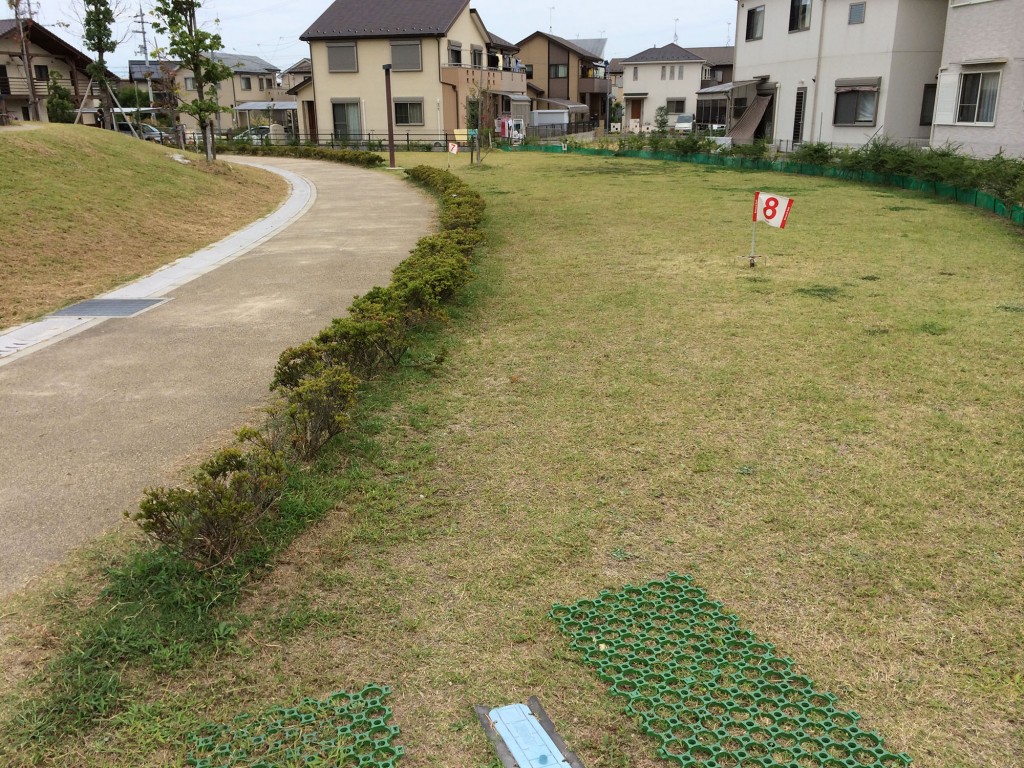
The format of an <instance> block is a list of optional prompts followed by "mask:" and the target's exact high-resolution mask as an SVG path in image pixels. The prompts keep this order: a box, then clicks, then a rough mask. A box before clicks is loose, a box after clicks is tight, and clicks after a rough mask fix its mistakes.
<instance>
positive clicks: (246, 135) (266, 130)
mask: <svg viewBox="0 0 1024 768" xmlns="http://www.w3.org/2000/svg"><path fill="white" fill-rule="evenodd" d="M231 140H232V141H244V142H246V143H248V144H269V143H270V126H269V125H254V126H253V127H252V128H248V129H246V130H244V131H242V132H241V133H239V134H237V135H235V136H234V137H233V138H232V139H231Z"/></svg>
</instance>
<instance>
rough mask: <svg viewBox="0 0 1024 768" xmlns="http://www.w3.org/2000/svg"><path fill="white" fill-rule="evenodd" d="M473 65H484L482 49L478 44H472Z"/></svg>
mask: <svg viewBox="0 0 1024 768" xmlns="http://www.w3.org/2000/svg"><path fill="white" fill-rule="evenodd" d="M472 54H473V66H474V67H482V66H483V65H484V49H483V48H480V47H478V46H475V45H474V46H473V49H472Z"/></svg>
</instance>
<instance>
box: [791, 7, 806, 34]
mask: <svg viewBox="0 0 1024 768" xmlns="http://www.w3.org/2000/svg"><path fill="white" fill-rule="evenodd" d="M810 28H811V0H789V31H790V32H804V31H806V30H808V29H810Z"/></svg>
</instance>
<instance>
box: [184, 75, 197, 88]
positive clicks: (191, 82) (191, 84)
mask: <svg viewBox="0 0 1024 768" xmlns="http://www.w3.org/2000/svg"><path fill="white" fill-rule="evenodd" d="M195 89H196V79H195V78H194V77H186V78H185V90H186V91H194V90H195Z"/></svg>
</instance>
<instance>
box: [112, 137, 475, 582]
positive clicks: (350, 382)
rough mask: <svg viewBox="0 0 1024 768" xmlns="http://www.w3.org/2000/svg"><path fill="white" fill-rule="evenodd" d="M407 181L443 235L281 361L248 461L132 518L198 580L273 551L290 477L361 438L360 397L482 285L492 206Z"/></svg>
mask: <svg viewBox="0 0 1024 768" xmlns="http://www.w3.org/2000/svg"><path fill="white" fill-rule="evenodd" d="M254 150H256V151H255V152H254V153H255V154H271V153H272V154H285V155H289V156H291V155H293V151H294V150H300V152H301V153H302V154H301V155H299V156H307V155H306V154H305V153H306V152H307V151H311V152H313V153H323V152H326V153H328V154H329V156H330V157H331V159H334V157H335V156H337V155H342V156H346V155H347V156H351V155H368V154H369V153H365V152H358V153H357V152H346V151H331V150H319V149H315V148H314V149H312V150H307V148H302V147H257V148H254ZM264 150H269V151H267V152H264ZM317 156H319V154H318V155H317ZM406 173H407V174H408V175H409V177H410V179H412V180H413V181H415V182H416V183H418V184H420V185H421V186H423V187H425V188H426V189H428V190H430V191H431V192H432V193H434V194H435V195H436V196H437V198H438V201H439V208H440V215H439V220H440V224H441V226H442V230H441V231H440V232H437V233H435V234H432V235H427V236H426V237H423V238H421V239H420V240H419V242H418V243H417V244H416V247H415V248H413V249H412V252H411V253H410V254H409V256H408V257H407V258H406V259H405V260H404V261H403V262H402V263H401V264H399V265H398V266H397V267H396V268H395V270H394V271H393V273H392V278H391V282H390V284H389V285H387V286H382V287H377V288H373V289H372V290H370V291H369V292H368V293H366V294H364V295H363V296H359V297H357V298H356V299H355V300H354V301H353V302H352V304H351V306H350V307H349V311H348V314H347V315H346V316H345V317H341V318H337V319H335V320H334V321H332V322H331V324H330V325H329V326H328V327H327V328H325V329H324V330H322V331H321V332H320V333H319V334H317V335H316V336H315V337H314V338H313V339H311V340H310V341H308V342H306V343H304V344H300V345H298V346H296V347H290V348H288V349H286V350H285V351H284V352H283V353H281V357H280V359H279V360H278V363H277V366H276V368H275V370H274V378H273V381H272V382H271V385H270V388H271V390H272V391H273V392H274V393H276V395H277V399H276V400H275V401H274V403H273V404H272V405H271V406H270V407H269V408H268V409H267V418H266V419H265V421H264V423H263V424H262V425H261V426H260V427H258V428H247V429H243V430H242V431H240V432H239V441H240V443H241V444H242V445H243V446H244V450H243V449H242V448H237V447H236V448H228V449H224V450H222V451H219V452H218V453H216V454H215V455H214V456H213V457H212V458H211V459H210V460H208V461H207V462H205V463H204V464H203V465H202V466H201V467H200V469H199V470H198V471H197V472H196V473H195V475H194V478H193V484H192V486H193V487H191V488H154V489H149V490H147V491H146V492H145V497H144V499H143V501H142V503H141V504H140V508H139V511H138V512H136V513H134V514H132V515H130V517H131V518H132V519H133V520H135V521H136V522H137V523H138V524H139V526H140V527H141V528H142V530H143V531H144V532H145V533H146V534H147V535H149V536H150V537H151V538H152V539H154V540H155V541H156V542H158V543H159V544H160V545H162V546H164V547H165V548H166V549H168V550H169V551H171V552H174V553H175V554H177V555H180V556H181V557H182V558H184V559H185V560H187V561H188V562H190V563H192V564H193V565H194V566H195V567H196V568H197V569H200V570H207V569H211V568H215V567H217V566H220V565H223V564H225V563H230V562H233V561H234V559H235V558H236V556H237V555H239V554H240V553H242V552H245V551H247V550H248V549H250V548H251V547H253V546H255V545H256V544H257V543H260V544H261V545H262V546H266V543H267V542H266V541H265V540H264V537H265V536H266V533H267V531H268V530H269V529H270V527H271V524H272V523H273V522H274V520H275V516H276V515H277V514H278V512H279V508H278V504H277V501H278V499H279V497H280V495H281V491H282V488H283V487H284V482H285V479H286V477H287V475H286V471H287V470H286V468H287V467H289V466H295V465H296V463H297V462H308V461H311V460H313V459H314V458H316V456H317V455H318V454H319V453H320V451H321V450H322V449H323V447H324V446H325V445H326V444H327V443H328V442H329V441H330V440H331V439H332V438H333V437H334V436H336V435H338V434H339V433H341V432H343V431H345V430H346V429H348V428H349V427H350V414H351V413H352V411H353V409H354V408H355V406H356V404H357V399H358V395H359V390H360V387H361V386H363V384H364V383H365V382H367V381H370V380H372V379H377V378H379V377H381V376H383V375H386V374H387V373H388V372H389V371H391V370H394V369H395V368H396V367H397V366H398V365H399V364H401V361H402V357H403V356H404V355H405V352H406V350H407V349H408V347H409V343H410V339H411V336H412V334H413V333H414V332H415V331H416V330H417V329H419V328H422V327H423V326H424V325H425V324H427V323H430V322H433V321H435V320H437V319H443V318H444V316H445V305H446V304H447V303H448V302H450V301H451V300H452V299H453V298H454V297H455V295H456V294H457V293H458V291H459V290H460V289H461V288H462V287H463V286H465V285H466V284H467V283H468V282H469V280H470V278H471V277H472V268H471V267H472V262H473V256H474V253H475V251H476V249H477V247H478V246H479V245H480V243H481V242H482V239H483V238H482V235H481V233H480V229H479V228H480V224H481V221H482V218H483V212H484V201H483V198H481V197H480V195H478V194H477V193H476V192H474V191H473V190H472V189H470V188H469V187H468V186H467V185H466V184H465V183H463V182H462V181H461V180H460V179H459V178H458V177H457V176H455V175H454V174H451V173H449V172H447V171H442V170H437V169H433V168H426V167H423V166H420V167H417V168H413V169H411V170H409V171H406ZM273 548H274V547H273V546H271V549H273Z"/></svg>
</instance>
